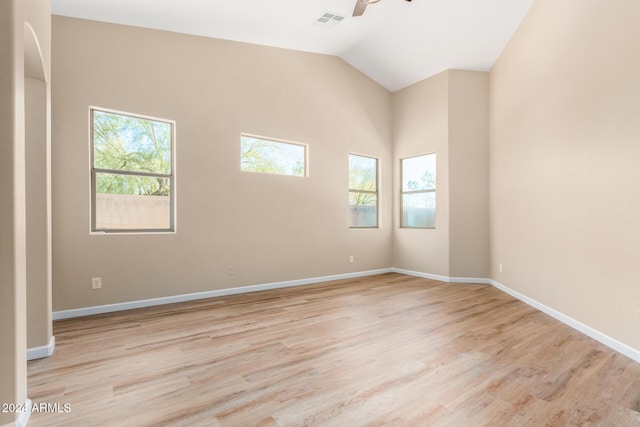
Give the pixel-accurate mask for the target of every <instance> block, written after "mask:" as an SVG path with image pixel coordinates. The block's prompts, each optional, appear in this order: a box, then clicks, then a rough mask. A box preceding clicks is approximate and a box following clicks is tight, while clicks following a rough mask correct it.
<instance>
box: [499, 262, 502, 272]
mask: <svg viewBox="0 0 640 427" xmlns="http://www.w3.org/2000/svg"><path fill="white" fill-rule="evenodd" d="M498 271H499V272H500V273H502V264H498Z"/></svg>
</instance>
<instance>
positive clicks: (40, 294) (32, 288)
mask: <svg viewBox="0 0 640 427" xmlns="http://www.w3.org/2000/svg"><path fill="white" fill-rule="evenodd" d="M47 86H48V85H47V82H46V81H44V80H40V79H35V78H31V77H26V78H25V125H26V126H25V151H26V164H25V167H26V191H27V199H26V220H27V229H26V231H27V347H28V348H34V347H40V346H46V345H47V344H48V343H49V340H50V339H51V336H52V322H51V277H50V271H49V263H50V241H49V237H50V236H49V215H50V209H49V207H48V203H47V201H48V198H47V187H48V185H47V183H48V180H49V176H48V175H49V174H48V172H49V165H48V158H47V130H48V129H47Z"/></svg>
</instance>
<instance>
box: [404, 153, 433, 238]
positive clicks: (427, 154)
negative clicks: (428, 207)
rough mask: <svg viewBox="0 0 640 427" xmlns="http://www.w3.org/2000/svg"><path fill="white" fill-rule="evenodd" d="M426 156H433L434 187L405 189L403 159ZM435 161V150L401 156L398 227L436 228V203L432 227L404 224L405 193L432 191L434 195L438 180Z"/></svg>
mask: <svg viewBox="0 0 640 427" xmlns="http://www.w3.org/2000/svg"><path fill="white" fill-rule="evenodd" d="M427 156H435V165H436V173H435V177H436V179H435V182H434V187H433V189H427V190H410V191H405V190H404V185H403V184H404V164H403V162H404V161H405V160H409V159H415V158H418V157H427ZM437 161H438V156H437V155H436V153H435V152H431V153H425V154H418V155H415V156H408V157H403V158H401V159H400V228H406V229H418V230H435V229H436V217H435V214H436V212H437V210H436V209H437V204H436V207H435V208H434V218H433V226H432V227H417V226H411V225H405V224H404V196H405V195H410V194H427V193H434V197H435V193H436V190H437V188H438V185H437V182H438V174H437V169H438V168H437Z"/></svg>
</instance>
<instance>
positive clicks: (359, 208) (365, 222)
mask: <svg viewBox="0 0 640 427" xmlns="http://www.w3.org/2000/svg"><path fill="white" fill-rule="evenodd" d="M377 226H378V196H377V195H375V194H371V193H358V192H349V227H377Z"/></svg>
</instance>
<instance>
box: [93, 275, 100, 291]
mask: <svg viewBox="0 0 640 427" xmlns="http://www.w3.org/2000/svg"><path fill="white" fill-rule="evenodd" d="M101 288H102V278H101V277H94V278H92V279H91V289H101Z"/></svg>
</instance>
